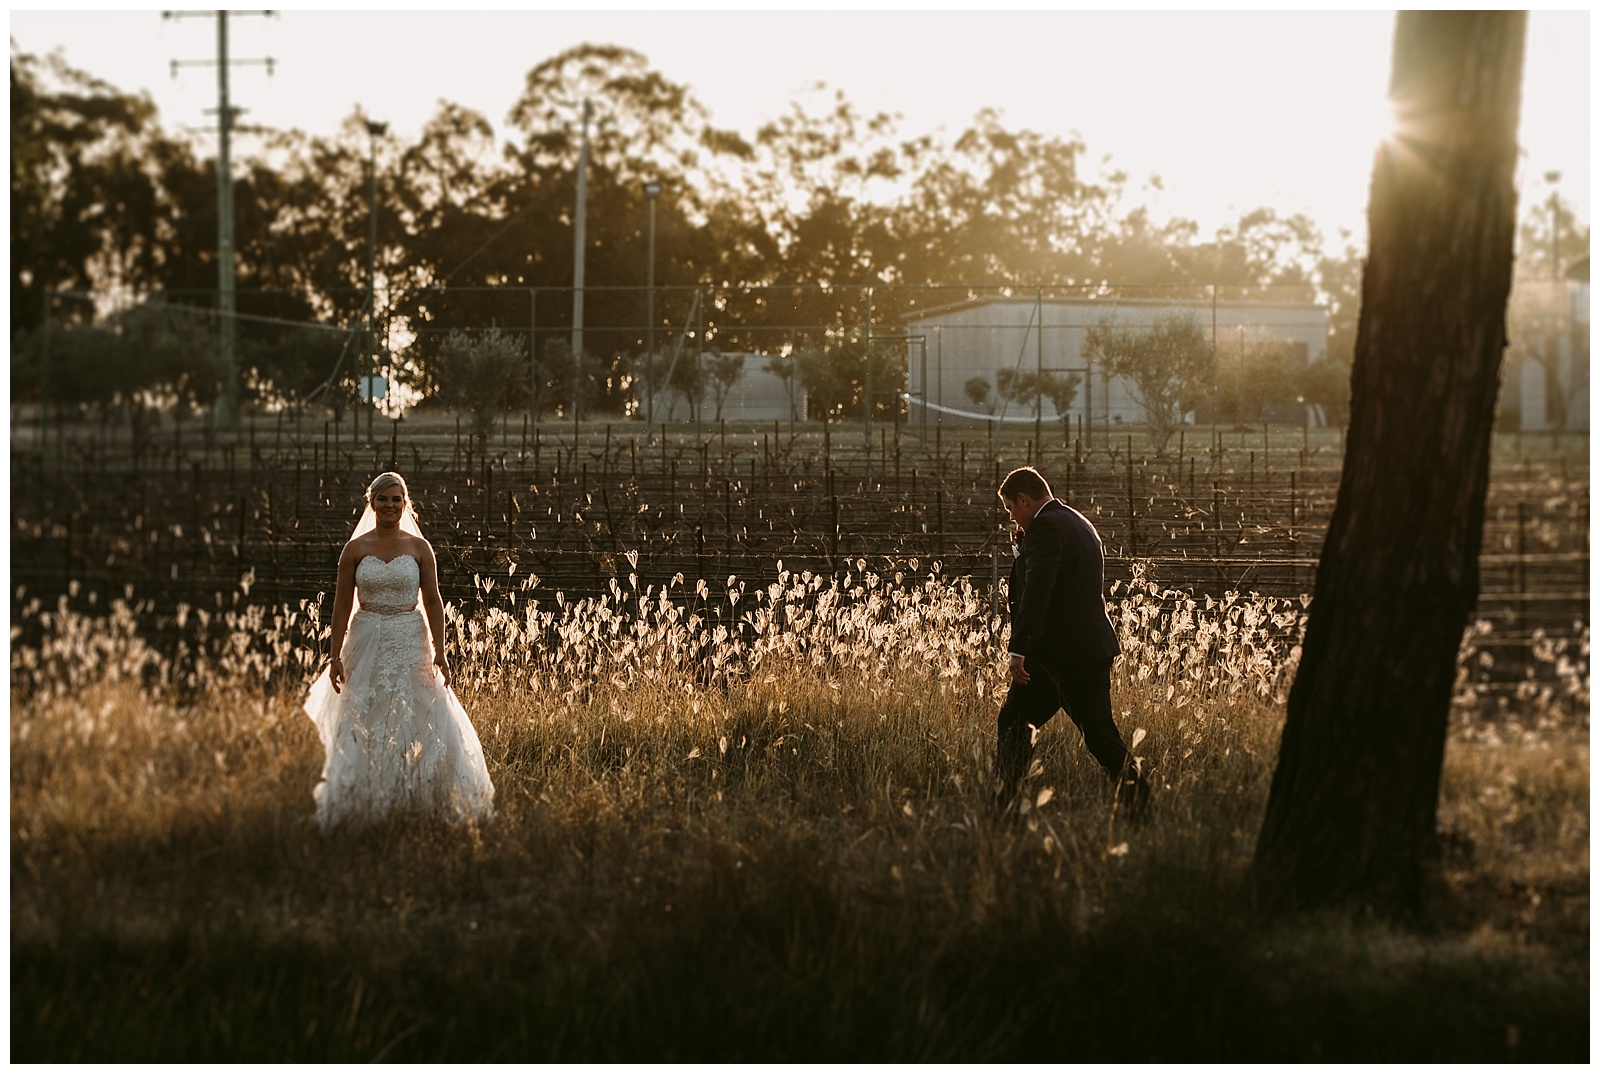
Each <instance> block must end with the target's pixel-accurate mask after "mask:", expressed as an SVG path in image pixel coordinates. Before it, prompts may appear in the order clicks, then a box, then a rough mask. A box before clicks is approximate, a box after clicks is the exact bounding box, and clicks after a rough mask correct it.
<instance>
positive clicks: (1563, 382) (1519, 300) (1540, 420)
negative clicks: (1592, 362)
mask: <svg viewBox="0 0 1600 1074" xmlns="http://www.w3.org/2000/svg"><path fill="white" fill-rule="evenodd" d="M1507 332H1508V333H1509V335H1510V337H1511V345H1510V347H1509V348H1508V351H1507V356H1506V363H1507V364H1506V374H1505V379H1504V382H1503V385H1502V387H1501V400H1500V407H1501V411H1502V413H1505V412H1507V411H1510V412H1512V413H1511V414H1508V415H1507V419H1508V421H1509V422H1510V423H1511V424H1512V427H1515V428H1519V429H1521V430H1522V431H1523V432H1530V433H1532V432H1548V431H1550V430H1551V429H1552V428H1554V427H1555V426H1556V424H1557V420H1556V419H1557V418H1558V417H1559V416H1560V415H1559V414H1556V413H1552V409H1553V408H1555V407H1558V406H1559V407H1562V408H1563V409H1564V410H1565V412H1566V414H1565V417H1566V421H1565V427H1566V428H1567V429H1569V430H1572V431H1574V432H1576V431H1580V430H1587V429H1588V428H1589V282H1588V280H1574V279H1564V280H1549V279H1526V278H1522V279H1518V280H1517V281H1515V283H1514V284H1513V285H1512V290H1511V298H1510V302H1509V305H1508V310H1507ZM1533 351H1538V352H1539V353H1540V356H1541V357H1543V358H1544V359H1545V360H1544V361H1540V360H1536V359H1535V358H1534V357H1533V355H1532V353H1531V352H1533ZM1552 363H1553V364H1552ZM1552 378H1554V380H1555V384H1553V385H1552V384H1551V379H1552ZM1563 404H1564V406H1563ZM1512 415H1514V417H1513V416H1512Z"/></svg>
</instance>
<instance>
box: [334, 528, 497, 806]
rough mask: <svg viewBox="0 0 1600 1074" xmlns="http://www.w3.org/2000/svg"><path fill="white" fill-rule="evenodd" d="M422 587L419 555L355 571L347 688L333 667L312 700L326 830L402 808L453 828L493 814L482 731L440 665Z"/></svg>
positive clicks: (364, 564)
mask: <svg viewBox="0 0 1600 1074" xmlns="http://www.w3.org/2000/svg"><path fill="white" fill-rule="evenodd" d="M420 582H421V571H420V568H419V567H418V566H417V561H416V560H415V559H413V558H412V557H411V556H410V555H400V556H397V557H396V558H394V559H392V560H389V561H388V562H385V561H384V560H381V559H379V558H378V557H377V556H367V557H366V558H364V559H363V560H362V561H361V562H360V563H359V564H357V565H356V596H357V598H358V600H359V605H358V607H357V610H356V613H355V615H353V616H352V617H351V619H350V629H349V630H348V631H347V632H346V634H345V639H344V652H343V653H342V656H343V658H344V668H345V682H344V683H343V685H342V686H341V692H340V693H335V692H334V690H333V684H332V683H331V682H330V681H329V680H328V672H327V671H326V670H324V671H323V673H322V675H321V676H320V677H319V678H318V679H317V681H316V682H315V683H313V684H312V686H311V694H310V696H309V697H308V698H307V699H306V703H305V710H306V714H307V715H308V716H310V717H311V720H312V722H313V723H315V724H316V726H317V732H318V734H320V735H321V736H322V746H323V749H324V750H325V751H326V758H327V759H326V761H325V762H324V764H323V766H322V782H321V783H319V784H318V785H317V787H316V790H315V791H314V792H313V796H314V797H315V799H316V805H317V812H316V818H317V823H318V824H319V825H320V826H321V827H323V828H329V827H333V826H335V825H338V824H341V823H344V822H347V821H351V822H356V823H370V822H372V821H376V820H379V819H381V818H382V817H384V816H386V815H388V814H390V813H394V812H402V811H411V812H418V813H423V814H431V815H434V816H438V817H441V818H443V819H445V820H449V821H454V822H463V821H474V820H481V819H485V818H487V817H488V816H489V815H490V814H491V813H492V811H493V803H494V785H493V784H492V783H490V781H489V771H488V769H487V768H486V767H485V766H484V763H483V747H482V746H481V745H479V743H478V735H477V732H476V731H474V730H473V729H472V724H471V723H470V722H469V721H468V720H467V712H466V710H465V709H464V708H462V707H461V702H460V701H459V700H457V698H456V695H455V692H454V691H452V690H451V689H450V688H449V687H447V686H446V685H445V684H444V678H443V676H442V675H441V674H440V673H439V671H438V669H436V668H435V667H434V666H433V645H432V641H431V636H430V634H429V630H428V621H427V618H426V617H425V616H424V614H423V611H422V608H421V606H420V605H419V603H418V595H419V593H418V590H419V587H420Z"/></svg>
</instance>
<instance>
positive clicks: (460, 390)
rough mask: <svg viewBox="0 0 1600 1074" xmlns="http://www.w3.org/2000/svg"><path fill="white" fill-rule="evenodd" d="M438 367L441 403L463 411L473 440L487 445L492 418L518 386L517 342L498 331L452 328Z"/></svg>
mask: <svg viewBox="0 0 1600 1074" xmlns="http://www.w3.org/2000/svg"><path fill="white" fill-rule="evenodd" d="M439 364H440V366H441V368H440V382H441V383H440V387H441V389H442V391H443V394H444V398H445V402H447V403H448V404H449V405H450V406H452V407H454V408H455V409H456V410H460V411H465V412H466V414H467V415H468V421H467V428H468V429H469V430H470V431H471V433H472V436H473V438H474V439H475V440H477V442H478V445H479V447H480V448H482V447H485V446H487V444H488V441H489V434H490V433H491V432H493V431H494V422H495V419H496V418H497V417H499V416H501V415H502V414H504V413H505V412H506V411H507V410H508V409H510V406H511V400H512V397H513V396H514V395H516V394H517V393H518V389H520V388H521V386H522V373H523V369H524V368H525V363H524V358H523V348H522V344H521V341H520V340H518V339H515V338H513V337H512V336H511V335H509V334H507V333H506V332H503V331H501V330H500V329H498V328H491V329H489V330H488V331H487V332H478V333H475V334H473V333H468V332H464V331H462V330H461V329H459V328H457V329H453V330H452V331H451V332H450V334H449V335H447V336H445V339H444V343H443V344H442V345H441V346H440V348H439Z"/></svg>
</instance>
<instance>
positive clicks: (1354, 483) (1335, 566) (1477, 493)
mask: <svg viewBox="0 0 1600 1074" xmlns="http://www.w3.org/2000/svg"><path fill="white" fill-rule="evenodd" d="M1525 28H1526V16H1525V14H1524V13H1521V12H1489V11H1474V12H1445V11H1424V12H1402V13H1400V14H1399V16H1398V17H1397V21H1396V25H1395V44H1394V70H1393V76H1392V80H1391V84H1390V98H1391V100H1392V101H1393V103H1394V105H1395V107H1396V110H1397V119H1398V122H1399V127H1398V130H1397V133H1396V134H1395V135H1394V136H1393V137H1391V138H1390V139H1389V140H1388V141H1387V142H1385V144H1384V145H1383V146H1382V148H1380V150H1379V152H1378V156H1377V161H1376V167H1375V171H1374V175H1373V180H1372V192H1371V203H1370V207H1369V211H1368V222H1369V229H1370V239H1369V243H1368V258H1367V264H1366V270H1365V274H1364V277H1363V281H1362V306H1361V321H1360V327H1359V330H1358V334H1357V339H1356V355H1355V363H1354V366H1353V368H1352V371H1351V415H1350V433H1349V448H1348V452H1347V455H1346V458H1345V464H1344V472H1343V474H1342V476H1341V479H1340V483H1339V496H1338V501H1337V503H1336V504H1335V507H1334V512H1333V517H1332V519H1331V521H1330V523H1329V527H1328V535H1327V539H1326V543H1325V544H1324V546H1323V550H1322V559H1321V562H1320V564H1319V566H1318V569H1317V580H1316V594H1315V598H1314V600H1313V603H1312V605H1311V610H1310V618H1309V621H1308V623H1307V627H1306V636H1305V643H1304V646H1303V650H1302V654H1301V662H1300V669H1299V672H1298V674H1297V675H1296V678H1295V682H1294V686H1293V688H1292V690H1291V691H1290V694H1289V704H1288V714H1287V720H1286V722H1285V725H1284V731H1283V743H1282V746H1281V748H1280V751H1279V755H1278V767H1277V770H1276V772H1275V773H1274V774H1273V780H1272V791H1271V794H1270V797H1269V798H1268V801H1267V809H1266V815H1265V817H1264V819H1263V822H1262V829H1261V836H1260V840H1259V842H1258V844H1257V846H1256V859H1255V875H1256V879H1257V881H1258V882H1259V885H1260V889H1259V890H1260V891H1261V893H1262V894H1263V895H1264V896H1265V898H1266V899H1267V901H1268V902H1269V903H1270V904H1272V905H1275V906H1278V907H1280V908H1295V909H1311V908H1317V907H1339V908H1349V909H1355V910H1358V911H1364V912H1370V913H1373V914H1376V915H1378V916H1382V917H1386V918H1391V919H1401V920H1404V919H1411V918H1414V917H1416V916H1417V915H1418V914H1419V913H1420V911H1421V908H1422V901H1423V892H1424V886H1425V881H1426V879H1427V875H1428V868H1429V863H1430V862H1433V861H1436V855H1435V851H1436V849H1437V846H1436V837H1435V813H1436V810H1437V806H1438V794H1439V775H1440V768H1441V766H1442V764H1443V760H1444V746H1445V735H1446V730H1447V726H1448V719H1449V709H1450V697H1451V692H1452V689H1453V685H1454V681H1455V673H1456V658H1457V652H1458V649H1459V647H1460V644H1461V637H1462V631H1463V629H1464V627H1465V625H1466V621H1467V616H1468V615H1469V614H1470V613H1471V611H1472V609H1473V606H1474V604H1475V603H1476V601H1477V596H1478V550H1479V546H1480V544H1481V542H1482V536H1483V511H1484V493H1485V490H1486V488H1487V485H1488V478H1489V446H1490V436H1491V432H1492V430H1493V424H1494V407H1495V398H1496V395H1497V394H1498V392H1499V387H1500V370H1501V360H1502V355H1503V352H1504V349H1505V345H1506V337H1505V312H1506V299H1507V296H1508V293H1509V291H1510V286H1511V259H1512V237H1513V232H1514V229H1515V224H1516V192H1515V190H1514V189H1513V186H1512V174H1513V171H1514V168H1515V165H1516V151H1517V146H1516V129H1517V113H1518V110H1519V106H1520V84H1521V80H1522V55H1523V37H1524V32H1525Z"/></svg>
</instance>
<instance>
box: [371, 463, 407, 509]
mask: <svg viewBox="0 0 1600 1074" xmlns="http://www.w3.org/2000/svg"><path fill="white" fill-rule="evenodd" d="M390 485H399V486H400V492H401V495H403V496H405V498H406V503H410V502H411V490H410V489H409V488H407V487H406V479H405V478H403V477H401V476H400V475H399V474H397V473H395V472H394V471H393V470H385V471H384V472H383V473H381V474H379V475H378V476H377V477H375V478H373V479H372V484H370V485H368V486H367V502H368V503H371V502H372V498H373V497H374V496H376V495H377V494H378V493H380V492H382V491H383V490H384V489H386V488H388V487H389V486H390Z"/></svg>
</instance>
